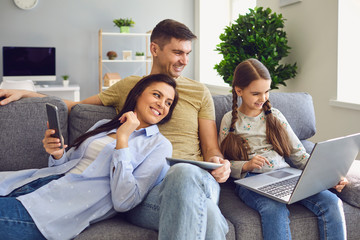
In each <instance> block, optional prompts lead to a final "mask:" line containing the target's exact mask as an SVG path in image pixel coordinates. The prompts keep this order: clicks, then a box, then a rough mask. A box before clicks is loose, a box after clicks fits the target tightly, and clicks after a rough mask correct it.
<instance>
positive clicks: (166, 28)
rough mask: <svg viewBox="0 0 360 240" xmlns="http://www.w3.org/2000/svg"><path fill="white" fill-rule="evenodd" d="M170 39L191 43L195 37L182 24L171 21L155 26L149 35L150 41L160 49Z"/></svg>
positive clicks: (163, 21)
mask: <svg viewBox="0 0 360 240" xmlns="http://www.w3.org/2000/svg"><path fill="white" fill-rule="evenodd" d="M172 38H175V39H178V40H185V41H192V40H193V39H196V38H197V37H196V35H195V34H193V33H192V32H191V31H190V29H189V28H188V27H187V26H185V25H184V24H182V23H180V22H178V21H175V20H172V19H165V20H162V21H161V22H159V23H158V24H157V25H156V26H155V28H154V29H153V31H152V33H151V37H150V41H151V42H154V43H156V44H158V45H159V47H160V48H163V46H165V45H166V44H168V43H169V42H170V41H171V39H172Z"/></svg>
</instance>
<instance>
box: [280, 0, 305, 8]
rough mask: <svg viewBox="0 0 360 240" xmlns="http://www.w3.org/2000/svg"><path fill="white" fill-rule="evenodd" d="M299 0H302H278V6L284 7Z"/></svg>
mask: <svg viewBox="0 0 360 240" xmlns="http://www.w3.org/2000/svg"><path fill="white" fill-rule="evenodd" d="M301 1H302V0H280V7H285V6H288V5H291V4H294V3H297V2H301Z"/></svg>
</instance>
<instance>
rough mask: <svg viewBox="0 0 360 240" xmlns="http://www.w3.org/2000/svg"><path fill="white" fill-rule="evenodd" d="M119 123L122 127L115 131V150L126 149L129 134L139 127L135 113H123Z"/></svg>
mask: <svg viewBox="0 0 360 240" xmlns="http://www.w3.org/2000/svg"><path fill="white" fill-rule="evenodd" d="M119 121H120V122H121V123H122V125H121V126H120V127H119V128H118V129H117V130H116V149H120V148H126V147H128V141H129V137H130V134H131V133H132V132H133V131H135V130H136V129H137V128H138V127H139V125H140V121H139V119H138V118H137V115H136V113H135V112H132V111H130V112H126V113H124V114H123V115H122V116H121V117H120V118H119Z"/></svg>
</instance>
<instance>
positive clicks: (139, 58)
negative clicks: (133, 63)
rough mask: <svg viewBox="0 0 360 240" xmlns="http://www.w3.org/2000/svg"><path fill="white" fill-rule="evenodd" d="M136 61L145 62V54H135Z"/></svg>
mask: <svg viewBox="0 0 360 240" xmlns="http://www.w3.org/2000/svg"><path fill="white" fill-rule="evenodd" d="M135 59H136V60H144V59H145V54H144V52H136V53H135Z"/></svg>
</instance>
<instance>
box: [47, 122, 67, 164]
mask: <svg viewBox="0 0 360 240" xmlns="http://www.w3.org/2000/svg"><path fill="white" fill-rule="evenodd" d="M47 126H48V127H49V123H47ZM54 133H55V130H54V129H47V130H46V131H45V136H44V138H43V140H42V143H43V146H44V149H45V151H46V152H47V153H48V154H51V155H52V156H53V158H54V159H56V160H58V159H60V158H61V157H62V155H63V154H64V149H65V148H66V147H67V145H64V147H63V148H60V146H61V143H60V139H59V138H54V137H52V136H51V135H52V134H54Z"/></svg>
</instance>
